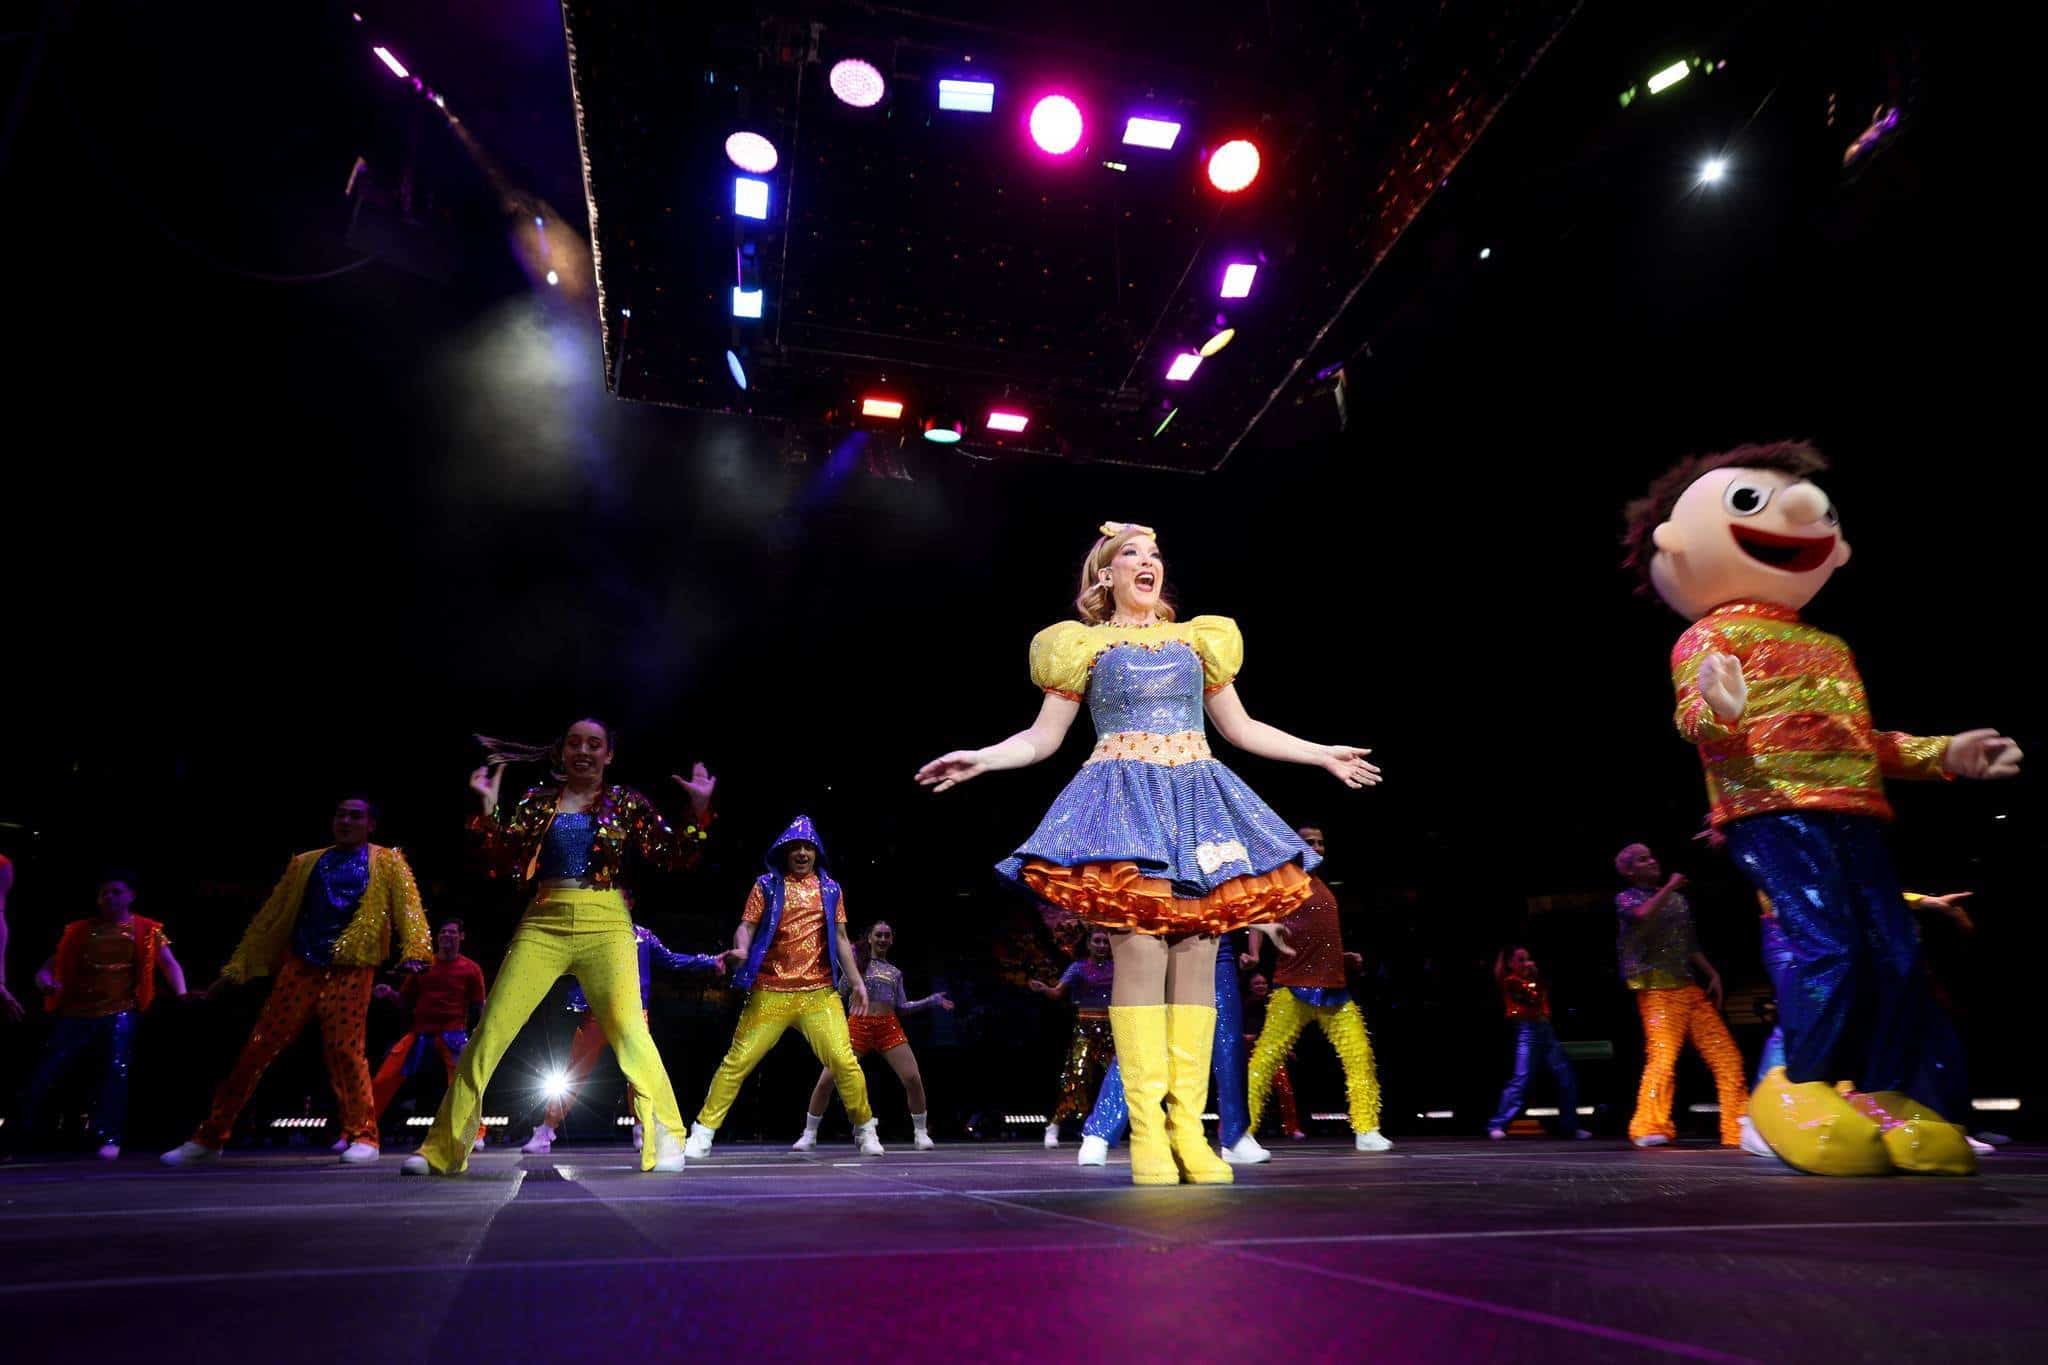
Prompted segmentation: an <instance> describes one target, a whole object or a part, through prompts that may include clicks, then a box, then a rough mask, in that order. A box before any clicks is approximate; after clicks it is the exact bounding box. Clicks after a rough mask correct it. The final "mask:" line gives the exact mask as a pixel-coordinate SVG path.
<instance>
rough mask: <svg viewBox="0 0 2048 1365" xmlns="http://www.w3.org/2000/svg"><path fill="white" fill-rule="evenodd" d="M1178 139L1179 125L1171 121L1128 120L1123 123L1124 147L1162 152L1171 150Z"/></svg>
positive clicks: (1161, 119) (1153, 119)
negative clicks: (1151, 148) (1144, 148)
mask: <svg viewBox="0 0 2048 1365" xmlns="http://www.w3.org/2000/svg"><path fill="white" fill-rule="evenodd" d="M1179 138H1180V125H1179V124H1178V123H1175V122H1174V121H1173V120H1171V119H1163V118H1136V117H1133V118H1130V119H1127V120H1126V121H1125V122H1124V145H1125V146H1128V147H1156V148H1158V149H1159V150H1160V151H1162V152H1166V151H1171V150H1173V144H1174V143H1175V142H1176V141H1177V140H1178V139H1179Z"/></svg>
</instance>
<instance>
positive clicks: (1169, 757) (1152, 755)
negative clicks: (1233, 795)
mask: <svg viewBox="0 0 2048 1365" xmlns="http://www.w3.org/2000/svg"><path fill="white" fill-rule="evenodd" d="M1209 757H1211V755H1210V753H1209V738H1208V736H1207V735H1204V734H1203V733H1202V732H1201V731H1200V730H1182V731H1180V732H1179V733H1177V734H1171V735H1155V734H1151V733H1149V732H1147V731H1144V730H1121V731H1118V732H1117V733H1116V734H1113V735H1104V736H1103V737H1102V738H1100V739H1098V740H1096V741H1095V752H1094V753H1092V754H1090V755H1088V761H1089V762H1090V763H1108V762H1111V761H1114V760H1123V761H1125V762H1130V763H1157V764H1159V765H1160V766H1161V767H1165V768H1172V767H1176V766H1178V765H1180V764H1182V763H1194V762H1197V761H1199V760H1201V759H1205V758H1209Z"/></svg>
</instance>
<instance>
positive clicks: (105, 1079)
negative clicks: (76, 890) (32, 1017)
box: [15, 914, 168, 1147]
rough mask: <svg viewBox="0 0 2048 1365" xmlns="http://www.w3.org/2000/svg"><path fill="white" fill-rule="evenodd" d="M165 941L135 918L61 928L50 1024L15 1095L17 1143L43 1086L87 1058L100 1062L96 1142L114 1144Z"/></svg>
mask: <svg viewBox="0 0 2048 1365" xmlns="http://www.w3.org/2000/svg"><path fill="white" fill-rule="evenodd" d="M167 942H168V940H167V939H166V938H165V937H164V927H163V925H161V924H159V923H158V922H157V921H155V920H153V919H147V918H145V917H143V916H141V915H135V914H130V915H128V916H127V917H125V918H123V919H120V920H109V919H107V918H105V917H104V916H101V915H95V916H92V917H91V918H89V919H81V920H74V921H72V922H71V923H70V924H67V925H65V926H64V934H63V936H62V937H61V938H59V939H58V941H57V952H56V956H55V960H54V962H53V965H52V973H53V975H55V976H56V978H57V990H56V992H55V993H54V994H52V995H48V996H45V997H44V999H43V1007H44V1008H45V1009H47V1010H49V1011H50V1012H51V1013H52V1014H55V1015H56V1016H57V1019H56V1026H55V1027H54V1028H52V1029H51V1031H50V1040H49V1042H48V1043H46V1044H45V1045H44V1047H43V1057H42V1060H41V1062H39V1063H38V1064H37V1066H36V1070H35V1074H34V1075H33V1076H32V1077H30V1079H29V1083H28V1089H27V1090H26V1091H25V1092H23V1095H22V1101H21V1107H20V1110H19V1113H18V1116H17V1118H16V1120H15V1123H16V1125H17V1128H16V1132H17V1133H18V1134H19V1138H18V1140H19V1141H21V1142H23V1143H27V1142H31V1141H33V1140H34V1138H35V1135H36V1127H37V1123H38V1120H39V1119H40V1118H41V1114H42V1108H43V1103H44V1101H45V1100H46V1099H48V1097H49V1093H50V1088H51V1087H52V1086H54V1085H55V1084H56V1083H57V1082H58V1081H59V1080H61V1079H62V1078H63V1077H64V1076H65V1074H66V1073H68V1072H69V1071H70V1070H71V1068H72V1067H73V1066H74V1065H75V1064H76V1063H77V1061H78V1059H79V1057H80V1056H81V1055H83V1054H85V1053H88V1052H92V1053H97V1054H98V1055H99V1056H100V1057H101V1058H102V1061H101V1064H100V1065H101V1071H100V1084H99V1098H98V1102H97V1103H95V1104H94V1105H93V1109H92V1126H93V1132H94V1134H95V1135H96V1136H97V1137H98V1138H99V1140H100V1141H101V1142H102V1143H106V1144H111V1145H112V1146H115V1147H118V1146H120V1144H121V1135H122V1132H123V1130H124V1129H125V1128H126V1127H127V1122H128V1063H129V1059H130V1057H131V1056H132V1055H133V1052H134V1047H135V1026H136V1023H137V1021H139V1020H140V1019H141V1018H142V1015H143V1012H144V1011H146V1010H147V1009H148V1008H149V1006H150V1003H151V1002H152V1001H153V1000H154V999H155V998H156V970H157V954H158V953H159V952H161V951H162V950H163V948H164V946H165V945H166V943H167Z"/></svg>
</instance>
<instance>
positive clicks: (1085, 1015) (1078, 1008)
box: [1046, 960, 1128, 1144]
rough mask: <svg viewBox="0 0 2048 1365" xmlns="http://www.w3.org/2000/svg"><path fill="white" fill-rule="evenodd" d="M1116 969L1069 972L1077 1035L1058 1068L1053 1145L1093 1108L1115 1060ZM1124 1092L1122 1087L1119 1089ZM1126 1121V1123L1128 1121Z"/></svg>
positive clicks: (1095, 966) (1078, 966) (1088, 967)
mask: <svg viewBox="0 0 2048 1365" xmlns="http://www.w3.org/2000/svg"><path fill="white" fill-rule="evenodd" d="M1115 979H1116V967H1115V965H1114V964H1112V963H1109V962H1096V961H1093V960H1083V961H1080V962H1075V963H1072V964H1070V965H1069V966H1068V967H1067V970H1066V971H1065V972H1064V973H1062V974H1061V976H1060V985H1061V986H1064V987H1065V988H1066V991H1067V995H1068V996H1069V997H1070V998H1071V999H1072V1000H1073V1002H1074V1035H1073V1037H1072V1038H1070V1039H1068V1041H1067V1056H1066V1060H1065V1061H1064V1062H1062V1063H1061V1064H1060V1095H1059V1099H1058V1100H1056V1101H1055V1102H1054V1103H1053V1108H1052V1115H1051V1118H1050V1120H1049V1125H1048V1130H1047V1136H1046V1141H1047V1143H1048V1144H1050V1143H1052V1142H1054V1141H1055V1140H1056V1136H1057V1130H1058V1128H1059V1125H1060V1124H1062V1123H1065V1122H1066V1121H1067V1120H1068V1119H1074V1118H1080V1117H1081V1116H1082V1115H1083V1114H1086V1113H1088V1112H1089V1106H1090V1105H1092V1104H1093V1103H1095V1094H1096V1090H1097V1089H1098V1088H1099V1087H1100V1086H1102V1085H1103V1084H1104V1083H1105V1081H1104V1076H1105V1073H1107V1071H1108V1070H1109V1068H1110V1066H1111V1065H1112V1064H1114V1062H1115V1060H1116V1042H1115V1040H1114V1038H1113V1037H1112V1036H1111V1032H1110V1026H1109V992H1110V986H1111V984H1112V983H1113V982H1114V981H1115ZM1118 1088H1119V1090H1121V1088H1122V1086H1121V1082H1119V1086H1118ZM1126 1121H1128V1119H1126Z"/></svg>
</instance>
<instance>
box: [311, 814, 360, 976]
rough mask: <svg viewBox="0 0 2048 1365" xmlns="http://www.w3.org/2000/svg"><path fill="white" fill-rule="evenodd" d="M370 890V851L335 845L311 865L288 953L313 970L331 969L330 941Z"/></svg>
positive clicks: (332, 955) (339, 931)
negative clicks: (306, 962)
mask: <svg viewBox="0 0 2048 1365" xmlns="http://www.w3.org/2000/svg"><path fill="white" fill-rule="evenodd" d="M369 889H370V849H369V846H368V845H367V844H365V845H363V846H361V847H359V848H353V849H347V848H342V847H341V846H340V845H338V844H337V845H336V846H335V847H333V848H330V849H328V850H327V851H326V852H325V853H323V854H321V855H320V861H319V862H317V863H315V864H313V875H312V876H311V877H308V878H307V879H306V894H305V896H304V897H303V898H302V899H301V900H300V901H299V917H298V919H297V920H296V921H294V922H293V924H292V951H293V952H294V953H297V954H298V955H299V956H300V957H302V958H304V959H305V960H306V961H308V962H310V963H312V964H313V965H314V966H315V967H331V966H333V965H334V941H335V940H336V939H338V938H340V937H341V931H342V930H344V929H346V928H348V925H349V921H350V920H352V919H354V918H355V917H356V908H357V907H358V906H360V905H361V904H362V903H363V893H364V892H366V891H368V890H369Z"/></svg>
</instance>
